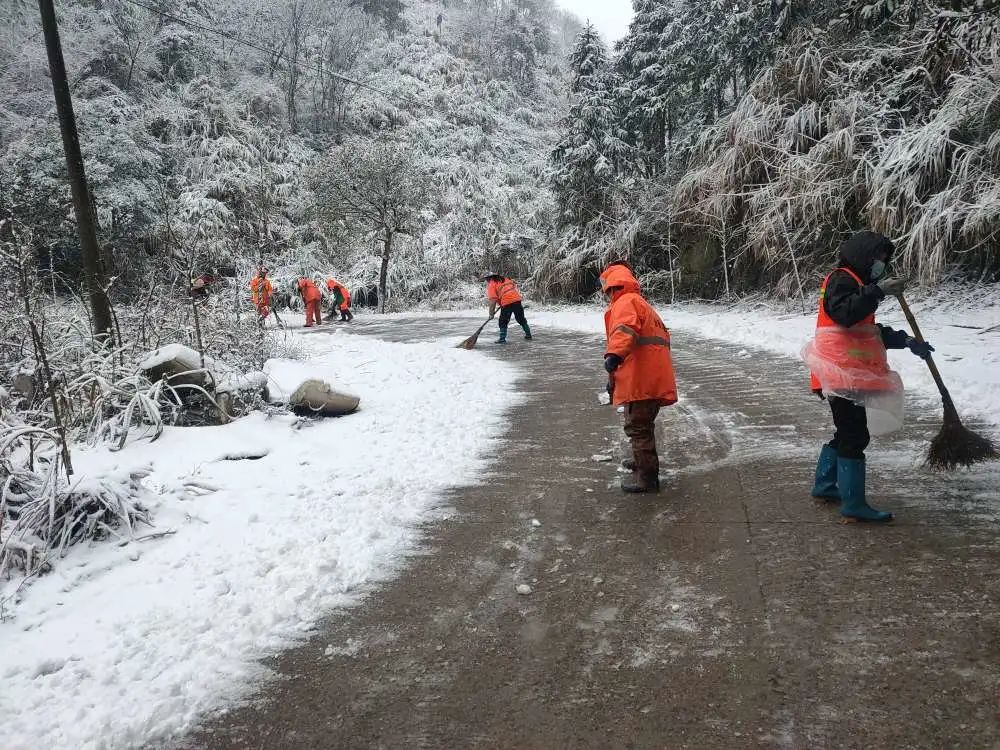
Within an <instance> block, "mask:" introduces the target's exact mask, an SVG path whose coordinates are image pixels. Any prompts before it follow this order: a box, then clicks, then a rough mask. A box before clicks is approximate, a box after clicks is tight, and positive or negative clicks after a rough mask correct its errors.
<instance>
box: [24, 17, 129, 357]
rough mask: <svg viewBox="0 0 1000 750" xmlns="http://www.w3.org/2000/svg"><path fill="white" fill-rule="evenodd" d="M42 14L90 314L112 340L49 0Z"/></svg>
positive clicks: (70, 102) (102, 333) (98, 331)
mask: <svg viewBox="0 0 1000 750" xmlns="http://www.w3.org/2000/svg"><path fill="white" fill-rule="evenodd" d="M38 9H39V11H41V14H42V31H43V33H44V34H45V51H46V52H47V53H48V56H49V74H50V76H51V77H52V92H53V94H54V95H55V99H56V112H57V113H58V115H59V130H60V131H61V132H62V141H63V151H64V152H65V153H66V167H67V170H68V172H69V186H70V190H71V191H72V193H73V212H74V213H75V214H76V226H77V230H78V232H79V234H80V253H81V255H82V256H83V281H84V284H85V285H86V287H87V293H88V295H89V297H90V311H91V315H92V317H93V320H94V333H95V335H96V336H98V337H99V338H101V339H102V340H103V341H108V340H110V338H111V330H112V320H111V301H110V300H109V299H108V294H107V291H106V290H105V288H104V271H103V269H102V268H101V249H100V246H99V245H98V244H97V228H96V227H95V226H94V213H93V211H92V210H91V205H90V190H89V189H88V187H87V174H86V172H85V171H84V168H83V155H82V154H81V153H80V137H79V136H78V135H77V132H76V117H75V116H74V115H73V100H72V98H71V97H70V93H69V82H68V81H67V80H66V63H65V62H64V61H63V53H62V44H61V43H60V41H59V28H58V27H57V26H56V11H55V7H53V4H52V0H38Z"/></svg>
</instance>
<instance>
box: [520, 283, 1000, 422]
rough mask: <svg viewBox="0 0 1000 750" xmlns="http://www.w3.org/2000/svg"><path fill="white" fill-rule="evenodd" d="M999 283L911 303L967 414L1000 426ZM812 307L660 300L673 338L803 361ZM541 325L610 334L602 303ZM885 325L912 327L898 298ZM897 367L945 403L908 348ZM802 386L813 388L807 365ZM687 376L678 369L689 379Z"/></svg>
mask: <svg viewBox="0 0 1000 750" xmlns="http://www.w3.org/2000/svg"><path fill="white" fill-rule="evenodd" d="M998 293H1000V289H998V288H996V287H978V288H972V289H969V288H964V287H945V288H942V289H941V291H939V292H938V293H936V294H933V295H927V296H923V297H919V298H918V297H915V298H914V299H913V300H909V301H910V306H911V308H912V309H913V313H914V315H915V316H916V318H917V323H918V324H919V325H920V329H921V332H922V333H923V334H924V336H925V337H926V338H927V340H928V341H930V342H931V343H932V344H933V345H934V347H935V348H936V349H937V352H936V353H935V355H934V360H935V362H936V363H937V365H938V368H939V369H940V370H941V376H942V377H943V378H944V382H945V385H947V386H948V389H949V390H950V392H951V395H952V397H953V398H954V400H955V404H956V405H957V406H958V409H959V412H960V413H962V414H963V415H969V416H974V417H977V418H980V419H985V420H988V421H990V422H993V423H995V424H1000V328H998V329H996V330H993V331H987V330H986V329H989V328H991V327H993V326H996V325H998V324H1000V302H998V301H997V295H998ZM813 304H815V303H814V302H811V303H810V308H809V309H808V310H807V311H802V309H801V305H800V306H799V307H798V309H792V308H790V307H788V306H781V305H778V304H776V303H774V304H769V303H762V302H759V301H752V302H751V301H745V302H741V303H737V304H732V305H723V304H709V303H691V302H685V303H678V304H674V305H664V304H659V305H657V309H658V310H659V312H660V314H661V316H662V317H663V320H664V322H665V323H666V324H667V326H668V327H669V328H670V329H671V330H672V331H673V332H674V336H675V338H677V337H678V336H682V335H683V332H684V331H691V332H693V333H697V334H699V335H702V336H707V337H709V338H715V339H719V340H722V341H729V342H734V343H739V344H743V345H745V346H748V347H756V348H760V349H766V350H768V351H773V352H777V353H780V354H785V355H787V356H789V357H794V358H795V359H799V352H800V350H801V349H802V346H803V345H804V344H805V343H806V342H807V341H808V340H809V339H810V337H811V336H812V335H813V331H814V329H815V326H816V310H815V307H812V305H813ZM530 320H531V323H532V325H534V326H535V327H536V328H539V329H543V328H544V327H546V326H549V327H558V328H568V329H571V330H580V331H589V332H593V333H596V334H599V335H603V333H604V318H603V308H597V307H593V306H575V307H566V308H558V309H557V308H545V309H535V310H532V311H531V314H530ZM878 320H879V322H880V323H884V324H886V325H890V326H892V327H893V328H902V329H905V330H907V331H909V326H908V325H907V324H906V320H905V318H904V317H903V313H902V312H901V310H900V308H899V305H898V303H896V301H895V300H893V299H888V300H885V301H884V302H883V303H882V305H881V306H880V308H879V313H878ZM889 361H890V364H891V366H892V367H893V368H894V369H896V370H898V371H899V373H900V374H901V375H902V377H903V382H904V383H905V384H906V388H907V390H910V391H913V392H915V393H917V394H920V395H923V396H926V397H928V398H930V399H931V400H933V401H937V403H938V404H939V403H940V401H939V399H938V395H937V388H936V386H935V385H934V380H933V379H932V378H931V375H930V372H929V371H928V369H927V365H926V364H924V362H922V361H921V360H919V359H918V358H916V357H914V356H913V355H912V354H910V353H909V352H908V351H906V350H903V351H901V352H890V353H889ZM800 366H801V367H802V370H803V388H808V387H809V384H808V380H807V379H806V378H807V374H806V368H805V365H804V364H802V363H801V362H800ZM683 377H684V373H683V372H682V371H681V372H678V378H680V379H683Z"/></svg>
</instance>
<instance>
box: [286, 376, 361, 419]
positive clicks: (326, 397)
mask: <svg viewBox="0 0 1000 750" xmlns="http://www.w3.org/2000/svg"><path fill="white" fill-rule="evenodd" d="M288 403H289V405H290V406H291V407H292V408H293V409H295V410H296V411H301V412H305V413H309V414H322V415H324V416H328V417H339V416H342V415H344V414H350V413H351V412H352V411H354V410H355V409H357V408H358V404H360V403H361V399H360V398H358V397H357V396H352V395H351V394H349V393H341V392H340V391H336V390H334V389H333V386H331V385H330V384H329V383H326V382H324V381H322V380H317V379H316V378H310V379H309V380H307V381H305V382H304V383H303V384H302V385H300V386H299V387H298V388H296V389H295V391H294V392H293V393H292V395H291V396H290V397H289V399H288Z"/></svg>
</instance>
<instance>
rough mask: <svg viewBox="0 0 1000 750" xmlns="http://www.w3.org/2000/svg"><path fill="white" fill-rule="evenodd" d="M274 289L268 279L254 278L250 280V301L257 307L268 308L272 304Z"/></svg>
mask: <svg viewBox="0 0 1000 750" xmlns="http://www.w3.org/2000/svg"><path fill="white" fill-rule="evenodd" d="M273 291H274V287H272V286H271V281H270V279H268V278H267V277H264V278H261V277H260V276H254V277H253V278H252V279H250V299H251V300H252V301H253V303H254V304H255V305H256V306H257V307H267V306H268V305H269V304H270V302H271V293H272V292H273Z"/></svg>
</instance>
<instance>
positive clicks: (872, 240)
mask: <svg viewBox="0 0 1000 750" xmlns="http://www.w3.org/2000/svg"><path fill="white" fill-rule="evenodd" d="M883 251H884V252H885V253H886V254H887V256H888V257H891V256H892V251H893V245H892V242H890V241H889V239H888V238H886V237H883V236H882V235H880V234H875V233H874V232H857V233H856V234H854V235H852V236H851V237H850V238H849V239H848V240H846V241H844V242H843V243H842V244H841V246H840V265H839V266H838V267H840V268H843V267H847V268H850V269H851V270H852V271H854V273H856V274H857V275H858V278H860V279H861V280H862V281H863V282H864V283H863V284H858V282H857V281H856V280H855V279H854V278H853V277H852V276H851V275H850V274H848V273H845V272H843V271H834V272H833V274H831V276H830V281H829V282H828V283H827V285H826V294H825V295H824V297H823V308H824V309H825V310H826V314H827V315H829V316H830V317H831V318H832V319H833V322H834V323H836V324H837V325H840V326H844V327H845V328H850V327H851V326H853V325H857V324H858V323H860V322H861V321H862V320H864V319H865V318H867V317H868V316H869V315H871V314H872V313H874V312H875V310H876V309H878V304H879V302H881V301H882V300H883V299H885V294H884V293H883V292H882V290H881V289H879V287H878V284H876V283H874V282H873V281H872V278H871V272H872V265H873V264H874V263H875V257H876V255H878V254H879V253H880V252H883ZM877 325H878V329H879V331H880V332H881V334H882V343H884V344H885V348H886V349H904V348H906V342H907V341H908V340H909V338H910V336H909V334H907V333H906V331H896V330H894V329H892V328H890V327H889V326H884V325H881V324H877Z"/></svg>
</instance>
